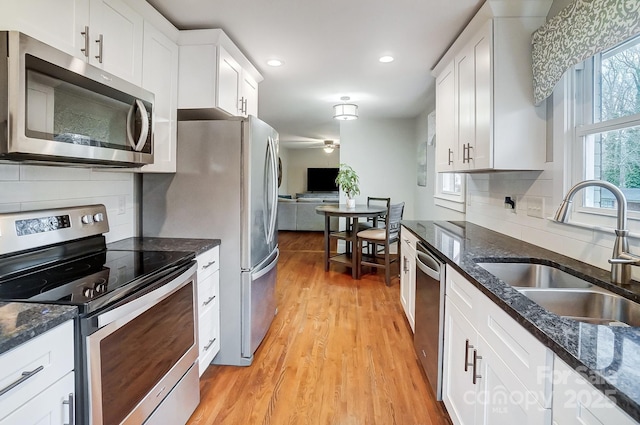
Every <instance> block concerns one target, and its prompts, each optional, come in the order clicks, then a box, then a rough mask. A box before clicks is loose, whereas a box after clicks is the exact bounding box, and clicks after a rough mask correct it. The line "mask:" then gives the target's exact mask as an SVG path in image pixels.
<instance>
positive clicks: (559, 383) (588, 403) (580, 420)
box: [553, 357, 637, 425]
mask: <svg viewBox="0 0 640 425" xmlns="http://www.w3.org/2000/svg"><path fill="white" fill-rule="evenodd" d="M553 368H554V373H553V378H554V382H553V424H554V425H585V424H589V425H591V424H615V425H632V424H637V422H636V421H634V420H633V419H632V418H631V417H630V416H629V415H627V414H626V413H625V412H623V411H622V410H621V409H620V408H618V407H617V406H616V405H615V404H613V403H612V402H611V401H610V400H609V399H608V398H607V397H605V396H604V394H603V393H602V392H600V391H598V390H596V389H595V388H594V387H593V386H592V385H591V384H590V383H589V382H587V380H586V379H584V378H583V377H582V376H580V375H579V374H578V373H577V372H576V371H574V370H573V369H571V368H570V367H569V366H568V365H567V364H566V363H565V362H563V361H562V360H560V358H558V357H556V358H555V360H554V365H553ZM609 395H610V396H611V397H614V398H615V396H616V394H615V392H612V393H611V394H609Z"/></svg>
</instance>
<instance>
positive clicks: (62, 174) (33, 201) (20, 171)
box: [0, 163, 137, 242]
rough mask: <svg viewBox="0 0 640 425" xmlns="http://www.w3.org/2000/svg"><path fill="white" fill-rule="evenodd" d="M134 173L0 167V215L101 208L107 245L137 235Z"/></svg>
mask: <svg viewBox="0 0 640 425" xmlns="http://www.w3.org/2000/svg"><path fill="white" fill-rule="evenodd" d="M134 194H135V173H131V172H112V171H99V170H96V169H91V168H75V167H67V166H39V165H26V164H16V163H0V212H13V211H28V210H38V209H45V208H57V207H66V206H76V205H86V204H104V205H105V206H106V208H107V215H108V217H109V228H110V231H109V233H107V234H106V235H105V236H106V238H107V242H113V241H116V240H120V239H124V238H127V237H131V236H135V235H136V234H137V207H136V205H135V199H136V198H135V196H134Z"/></svg>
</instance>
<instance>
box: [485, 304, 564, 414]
mask: <svg viewBox="0 0 640 425" xmlns="http://www.w3.org/2000/svg"><path fill="white" fill-rule="evenodd" d="M479 325H480V326H481V327H482V328H483V330H482V336H483V337H484V339H485V340H486V341H487V342H488V343H489V344H490V345H491V347H492V348H493V350H494V351H495V353H496V354H497V355H498V357H500V359H501V360H502V361H503V362H504V363H505V364H507V365H508V366H509V369H511V371H512V372H513V374H514V375H515V376H517V377H518V378H519V379H520V380H521V381H522V382H523V383H525V384H526V385H525V386H526V387H527V389H528V390H529V391H530V392H531V393H532V394H533V396H534V397H535V398H536V400H537V401H538V403H540V405H541V406H542V407H544V408H545V409H550V408H551V390H552V382H551V381H552V380H551V376H552V371H553V352H552V351H551V350H550V349H548V348H547V347H545V346H544V345H543V344H542V343H541V342H540V341H538V340H537V339H536V338H535V337H534V336H533V335H531V334H530V333H529V332H528V331H527V330H526V329H524V328H523V327H522V326H521V325H520V324H519V323H518V322H516V321H515V320H514V319H513V318H512V317H511V316H509V315H508V314H507V313H506V312H505V311H503V310H502V309H501V308H500V307H498V306H497V305H495V304H494V303H493V302H491V301H490V300H489V299H487V314H486V316H485V319H484V323H480V324H479Z"/></svg>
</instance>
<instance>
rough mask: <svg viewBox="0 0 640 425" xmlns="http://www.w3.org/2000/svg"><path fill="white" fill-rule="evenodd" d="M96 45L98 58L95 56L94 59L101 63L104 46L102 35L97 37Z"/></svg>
mask: <svg viewBox="0 0 640 425" xmlns="http://www.w3.org/2000/svg"><path fill="white" fill-rule="evenodd" d="M96 43H98V56H95V58H96V59H98V62H100V63H102V45H103V44H104V40H103V37H102V34H100V35H99V36H98V39H97V40H96Z"/></svg>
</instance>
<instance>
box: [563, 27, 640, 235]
mask: <svg viewBox="0 0 640 425" xmlns="http://www.w3.org/2000/svg"><path fill="white" fill-rule="evenodd" d="M634 38H637V39H638V41H636V43H640V36H635V37H632V38H631V39H629V40H627V41H624V42H623V43H620V44H619V45H618V46H615V47H613V48H612V49H610V50H608V51H606V52H602V53H598V54H596V55H595V56H593V57H591V58H589V59H587V60H585V61H584V62H582V63H580V64H578V65H576V66H574V67H573V69H572V71H571V74H572V83H570V86H569V87H571V92H570V93H567V95H566V96H565V101H568V102H572V103H573V106H574V108H573V110H574V113H573V116H570V117H569V119H572V120H573V122H571V123H569V126H568V127H569V128H572V129H573V131H572V132H571V136H570V143H568V147H569V149H568V150H569V152H568V154H569V158H570V163H569V164H568V165H569V167H568V168H569V169H568V177H569V178H568V183H569V186H573V185H574V184H576V183H578V182H580V181H583V180H585V179H586V177H585V176H586V169H587V166H586V165H585V163H586V143H587V141H586V138H587V137H589V136H592V135H597V134H600V133H606V132H609V131H615V130H620V129H624V128H630V127H636V126H640V113H637V114H633V115H628V116H625V117H620V118H614V119H610V120H606V121H599V122H596V119H595V117H596V113H597V111H596V105H599V104H600V100H599V96H600V90H599V89H598V87H597V84H598V81H599V80H597V79H596V78H595V77H596V76H597V75H596V69H599V68H601V66H602V65H601V63H602V59H601V58H602V54H606V53H608V52H611V51H616V50H620V49H621V48H622V47H623V46H625V45H627V44H628V43H629V42H630V41H631V40H633V39H634ZM598 115H600V114H599V113H598ZM586 196H587V193H586V191H585V190H581V191H579V192H578V193H577V194H576V196H575V197H574V200H573V201H574V202H573V203H574V216H575V218H576V219H577V221H579V222H583V223H585V224H589V225H609V223H610V222H611V220H612V218H610V217H613V218H615V216H616V209H615V208H598V207H589V206H585V198H586ZM627 215H628V218H629V219H630V220H634V221H639V220H640V211H628V212H627ZM611 227H613V225H611Z"/></svg>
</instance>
